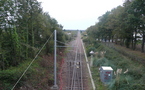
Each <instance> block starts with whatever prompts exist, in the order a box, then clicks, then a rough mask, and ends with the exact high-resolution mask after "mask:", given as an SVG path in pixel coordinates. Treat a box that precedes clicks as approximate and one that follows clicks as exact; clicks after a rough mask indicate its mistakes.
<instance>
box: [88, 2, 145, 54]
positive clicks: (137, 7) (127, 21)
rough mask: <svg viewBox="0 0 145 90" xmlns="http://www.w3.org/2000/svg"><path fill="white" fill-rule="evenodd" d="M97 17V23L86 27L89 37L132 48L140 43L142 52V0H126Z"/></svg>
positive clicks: (144, 11) (144, 13)
mask: <svg viewBox="0 0 145 90" xmlns="http://www.w3.org/2000/svg"><path fill="white" fill-rule="evenodd" d="M98 19H99V22H98V23H96V24H95V25H93V26H90V27H89V28H88V29H87V33H88V35H89V36H90V37H92V38H94V39H96V40H98V41H101V40H103V41H105V42H106V41H108V42H116V44H118V43H119V44H120V45H125V46H126V47H127V48H132V49H133V50H135V49H136V44H137V43H141V52H144V43H145V1H144V0H126V1H125V2H124V4H123V6H118V7H117V8H114V9H112V10H111V11H107V12H106V13H105V14H104V15H102V16H100V17H99V18H98ZM139 39H140V40H139ZM139 41H140V42H139Z"/></svg>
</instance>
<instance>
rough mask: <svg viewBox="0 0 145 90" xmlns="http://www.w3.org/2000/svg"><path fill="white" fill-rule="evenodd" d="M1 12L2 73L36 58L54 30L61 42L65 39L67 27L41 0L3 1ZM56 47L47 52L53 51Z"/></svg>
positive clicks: (49, 45)
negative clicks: (47, 10) (56, 18)
mask: <svg viewBox="0 0 145 90" xmlns="http://www.w3.org/2000/svg"><path fill="white" fill-rule="evenodd" d="M0 13H1V14H0V70H4V69H7V68H8V67H11V66H17V65H19V64H20V63H21V62H22V61H24V60H27V59H30V58H33V57H34V55H35V54H36V53H37V51H38V50H39V48H41V47H42V45H43V44H44V43H45V42H46V40H47V39H48V37H50V35H51V34H52V33H53V31H54V30H57V32H58V39H59V41H62V42H63V41H64V40H65V36H64V33H63V32H62V28H63V27H62V26H61V25H59V24H58V22H57V21H56V20H55V19H54V18H51V17H50V15H49V14H48V13H46V12H43V10H42V8H41V3H39V2H38V1H37V0H1V1H0ZM52 44H53V41H51V42H50V43H49V44H47V46H46V49H47V50H45V51H46V53H51V52H52V49H53V48H52Z"/></svg>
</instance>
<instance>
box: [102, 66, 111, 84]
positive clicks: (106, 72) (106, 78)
mask: <svg viewBox="0 0 145 90" xmlns="http://www.w3.org/2000/svg"><path fill="white" fill-rule="evenodd" d="M112 75H113V69H112V68H111V67H109V66H101V67H100V79H101V81H102V82H103V83H108V82H110V81H111V80H112Z"/></svg>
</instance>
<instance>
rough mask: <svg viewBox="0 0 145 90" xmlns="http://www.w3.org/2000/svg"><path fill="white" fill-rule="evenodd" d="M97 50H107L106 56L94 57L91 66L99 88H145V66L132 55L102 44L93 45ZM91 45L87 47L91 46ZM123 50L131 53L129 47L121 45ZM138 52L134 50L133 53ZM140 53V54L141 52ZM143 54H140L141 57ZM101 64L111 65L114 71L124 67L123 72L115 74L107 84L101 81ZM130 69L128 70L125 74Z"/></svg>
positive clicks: (127, 89)
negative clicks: (133, 58) (132, 57)
mask: <svg viewBox="0 0 145 90" xmlns="http://www.w3.org/2000/svg"><path fill="white" fill-rule="evenodd" d="M91 47H94V48H95V49H96V51H104V50H105V51H106V54H105V58H98V57H97V56H98V55H97V56H95V58H94V64H93V65H94V66H93V67H92V68H91V70H92V75H93V79H94V81H95V85H96V87H97V89H98V90H144V89H145V84H144V83H145V68H144V66H143V65H142V64H140V63H138V62H137V61H132V60H131V58H130V57H127V56H125V55H123V54H121V53H120V52H119V51H118V50H114V49H112V48H109V47H106V46H105V45H103V44H101V45H99V46H98V47H96V45H91ZM91 47H90V45H88V46H86V48H91ZM119 49H120V50H122V52H126V53H131V51H128V49H124V48H121V47H119ZM136 53H137V52H134V51H133V53H132V54H133V55H138V54H139V53H138V54H136ZM139 55H140V54H139ZM141 56H142V55H140V57H141ZM100 66H111V67H112V68H113V70H114V71H117V69H122V73H121V74H119V76H116V75H113V80H112V81H111V82H110V83H109V84H108V85H107V86H105V85H104V84H102V82H101V81H100V75H99V70H98V69H99V67H100ZM127 69H128V72H127V73H126V74H124V73H123V72H125V71H126V70H127Z"/></svg>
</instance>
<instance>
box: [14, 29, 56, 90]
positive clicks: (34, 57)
mask: <svg viewBox="0 0 145 90" xmlns="http://www.w3.org/2000/svg"><path fill="white" fill-rule="evenodd" d="M53 34H54V32H53V33H52V34H51V35H50V37H49V38H48V39H47V41H46V42H45V43H44V45H43V46H42V48H41V49H40V50H39V52H38V53H37V54H36V56H35V57H34V59H33V60H32V61H31V63H30V64H29V65H28V67H27V68H26V69H25V71H24V72H23V73H22V75H21V76H20V78H19V79H18V80H17V82H16V83H15V84H14V86H13V88H12V89H11V90H14V88H15V87H16V85H17V84H18V83H19V81H20V80H21V79H22V77H23V76H24V75H25V73H26V72H27V71H28V69H29V68H30V66H31V65H32V63H33V62H34V61H35V60H36V58H37V57H38V55H39V54H40V52H41V51H42V49H43V48H44V46H45V45H46V44H47V43H48V41H49V40H50V38H51V37H52V36H53Z"/></svg>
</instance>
